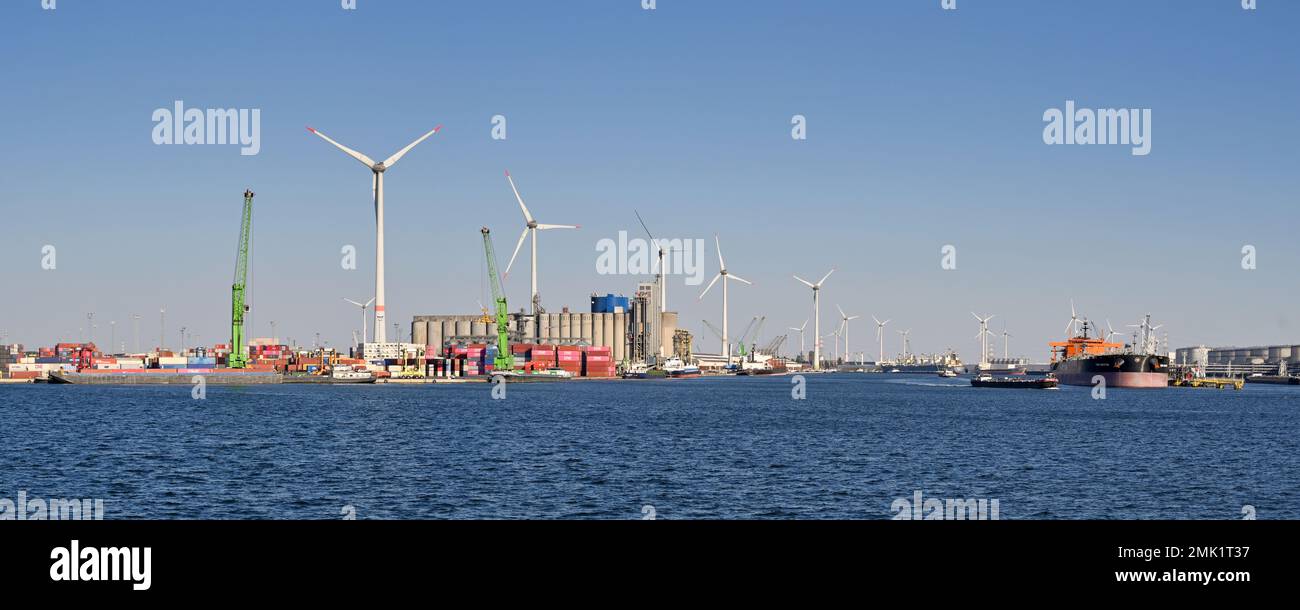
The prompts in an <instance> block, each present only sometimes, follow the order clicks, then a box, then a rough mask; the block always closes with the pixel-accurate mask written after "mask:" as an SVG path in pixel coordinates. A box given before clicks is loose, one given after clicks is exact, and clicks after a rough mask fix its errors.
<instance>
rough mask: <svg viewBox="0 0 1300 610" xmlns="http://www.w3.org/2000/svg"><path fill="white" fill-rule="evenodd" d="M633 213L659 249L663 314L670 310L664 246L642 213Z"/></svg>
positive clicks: (660, 302)
mask: <svg viewBox="0 0 1300 610" xmlns="http://www.w3.org/2000/svg"><path fill="white" fill-rule="evenodd" d="M632 213H633V214H636V219H637V222H640V223H641V228H642V229H645V234H646V236H647V237H649V238H650V243H652V244H654V245H655V247H657V248H658V249H659V273H658V275H656V276H655V281H657V282H658V283H659V313H660V314H663V313H664V312H667V311H668V287H667V286H666V284H667V282H666V281H665V277H664V276H666V275H667V273H668V272H667V271H665V270H664V246H663V244H661V243H659V241H658V240H656V239H655V236H654V235H651V234H650V227H647V226H645V221H644V220H641V213H640V212H638V211H636V210H632ZM659 349H660V351H661V352H662V350H663V346H662V345H661V346H660V347H659ZM659 355H660V356H662V355H663V354H662V353H660V354H659Z"/></svg>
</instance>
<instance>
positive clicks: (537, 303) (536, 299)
mask: <svg viewBox="0 0 1300 610" xmlns="http://www.w3.org/2000/svg"><path fill="white" fill-rule="evenodd" d="M506 180H508V181H509V182H510V190H512V191H514V192H515V199H518V200H519V209H521V210H523V211H524V232H523V233H520V234H519V243H517V244H515V253H514V254H512V255H510V262H509V263H508V264H506V272H505V277H510V268H511V267H513V266H514V264H515V257H517V256H519V249H520V248H522V247H524V239H526V238H527V237H528V235H529V233H532V236H533V257H532V258H533V283H532V291H533V292H532V296H531V300H532V303H533V314H534V315H536V314H537V313H540V310H541V303H542V300H541V297H540V296H538V294H537V232H538V231H548V230H550V229H577V228H578V225H548V224H541V223H539V222H537V221H536V220H534V219H533V215H532V214H531V213H530V212H529V211H528V206H526V205H524V198H523V197H520V196H519V189H517V188H515V179H514V178H512V177H511V176H510V170H506Z"/></svg>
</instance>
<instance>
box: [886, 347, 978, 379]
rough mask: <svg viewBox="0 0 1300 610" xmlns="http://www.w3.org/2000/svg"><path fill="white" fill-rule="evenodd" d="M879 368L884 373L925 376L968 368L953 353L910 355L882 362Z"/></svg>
mask: <svg viewBox="0 0 1300 610" xmlns="http://www.w3.org/2000/svg"><path fill="white" fill-rule="evenodd" d="M878 366H879V367H880V372H882V373H920V374H925V375H937V374H939V373H942V372H943V371H953V372H958V371H961V370H964V369H965V368H966V367H965V365H963V364H962V363H961V358H958V357H957V354H956V353H955V352H952V351H949V352H947V353H945V354H943V355H938V354H935V355H921V356H918V355H915V354H909V355H907V356H905V357H903V358H900V359H898V360H894V361H888V360H886V361H884V362H880V363H878Z"/></svg>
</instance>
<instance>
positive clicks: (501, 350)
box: [479, 227, 515, 372]
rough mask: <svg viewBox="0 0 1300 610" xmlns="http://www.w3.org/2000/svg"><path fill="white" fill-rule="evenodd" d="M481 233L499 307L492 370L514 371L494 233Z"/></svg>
mask: <svg viewBox="0 0 1300 610" xmlns="http://www.w3.org/2000/svg"><path fill="white" fill-rule="evenodd" d="M479 232H481V233H483V253H484V255H486V256H487V268H488V283H489V284H492V300H493V301H495V302H496V305H497V307H496V309H497V357H496V359H495V360H493V361H492V369H493V371H494V372H505V371H513V370H514V368H515V358H514V356H513V355H512V354H511V353H510V316H509V314H507V313H506V295H505V291H503V290H502V289H501V277H500V276H498V275H497V255H496V252H494V251H493V250H492V232H491V231H489V230H488V228H487V227H483V228H482V229H479Z"/></svg>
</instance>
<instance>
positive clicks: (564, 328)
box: [556, 313, 573, 341]
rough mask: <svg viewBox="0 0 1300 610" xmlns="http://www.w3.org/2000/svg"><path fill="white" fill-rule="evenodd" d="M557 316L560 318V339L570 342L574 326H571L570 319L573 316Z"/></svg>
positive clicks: (562, 314)
mask: <svg viewBox="0 0 1300 610" xmlns="http://www.w3.org/2000/svg"><path fill="white" fill-rule="evenodd" d="M556 315H558V316H560V339H561V340H564V341H568V340H569V339H572V338H573V335H572V333H573V325H572V324H569V322H570V319H569V318H570V317H571V315H570V314H567V313H561V314H556Z"/></svg>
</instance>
